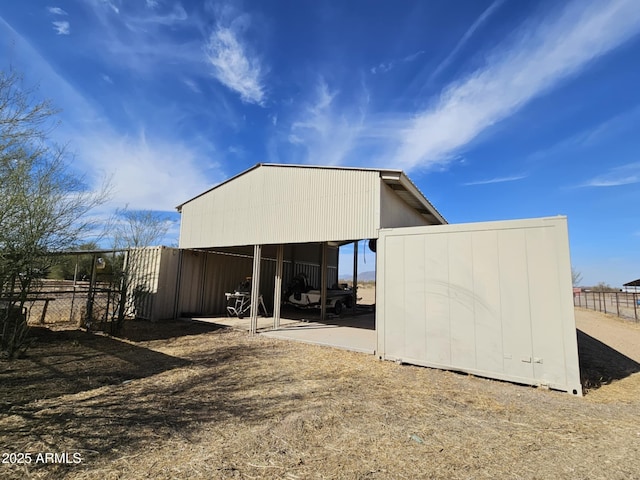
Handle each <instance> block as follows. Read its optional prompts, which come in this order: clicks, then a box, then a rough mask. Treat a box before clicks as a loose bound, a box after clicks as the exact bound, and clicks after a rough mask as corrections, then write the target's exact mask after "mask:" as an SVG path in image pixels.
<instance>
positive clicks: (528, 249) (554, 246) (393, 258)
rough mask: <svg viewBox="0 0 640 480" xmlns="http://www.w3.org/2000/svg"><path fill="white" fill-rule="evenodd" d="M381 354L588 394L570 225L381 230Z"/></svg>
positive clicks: (561, 221) (536, 222) (552, 221)
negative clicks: (575, 307)
mask: <svg viewBox="0 0 640 480" xmlns="http://www.w3.org/2000/svg"><path fill="white" fill-rule="evenodd" d="M377 259H378V290H377V298H376V300H377V306H378V310H377V312H378V317H377V322H378V353H379V355H381V356H382V357H383V358H386V359H390V360H398V359H400V360H402V361H405V362H407V363H415V364H418V365H426V366H431V367H438V368H447V369H454V370H461V371H465V372H469V373H473V374H477V375H482V376H487V377H492V378H498V379H502V380H510V381H515V382H518V383H527V384H532V385H547V386H550V387H551V388H556V389H559V390H565V391H569V392H573V391H574V390H575V393H576V394H580V393H581V386H580V371H579V366H578V351H577V340H576V329H575V320H574V317H573V300H572V289H571V266H570V262H569V242H568V233H567V225H566V219H565V218H560V217H555V218H545V219H531V220H519V221H508V222H492V223H478V224H467V225H443V226H433V227H414V228H399V229H390V230H381V231H380V238H379V240H378V256H377Z"/></svg>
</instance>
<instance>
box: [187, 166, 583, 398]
mask: <svg viewBox="0 0 640 480" xmlns="http://www.w3.org/2000/svg"><path fill="white" fill-rule="evenodd" d="M178 211H179V212H180V213H181V214H182V221H181V230H180V244H179V246H180V249H181V251H182V257H181V258H182V260H181V267H180V270H179V282H178V283H179V288H178V290H179V294H178V297H179V298H178V303H179V304H180V309H181V311H189V310H190V307H185V305H192V306H193V308H194V310H199V311H201V310H202V309H203V307H204V305H205V304H207V305H209V307H210V309H212V310H215V309H218V308H219V307H220V305H219V304H218V303H219V302H220V299H221V298H222V296H221V295H220V292H221V289H222V288H228V286H229V285H231V283H230V282H233V281H236V280H237V278H234V276H235V277H237V276H239V275H240V274H241V272H246V273H248V270H249V267H250V268H251V273H250V276H251V277H252V282H253V285H254V287H255V286H257V288H253V289H252V291H251V294H252V298H251V305H252V308H251V331H252V332H255V331H256V326H257V306H258V295H259V294H260V293H262V294H264V296H265V300H268V303H269V309H270V310H272V311H273V327H274V329H277V328H279V319H280V303H281V293H282V290H283V285H284V282H285V281H286V279H287V278H291V275H293V274H295V273H296V272H297V271H299V270H300V269H303V270H305V271H306V272H307V273H308V275H310V277H312V278H314V279H315V280H316V281H317V282H318V283H317V284H319V285H320V289H321V292H322V295H323V298H326V292H327V287H328V285H330V284H331V283H332V282H335V281H337V267H338V265H337V260H338V247H339V246H340V245H344V244H347V243H350V242H357V241H359V240H363V239H375V240H377V242H378V247H377V252H378V253H377V256H376V270H377V279H376V281H377V291H376V302H377V313H376V316H377V317H376V335H377V345H378V346H377V351H376V354H377V355H379V357H380V358H381V359H389V360H396V361H403V362H407V363H413V364H418V365H426V366H433V367H438V368H445V369H452V370H458V371H466V372H470V373H474V374H478V375H483V376H487V377H491V378H498V379H504V380H510V381H515V382H519V383H524V384H532V385H545V386H548V387H550V388H555V389H559V390H564V391H567V392H570V393H573V394H576V395H580V394H581V393H582V391H581V387H580V376H579V365H578V354H577V339H576V330H575V320H574V317H573V309H572V294H571V267H570V262H569V244H568V232H567V222H566V218H564V217H553V218H547V219H532V220H519V221H511V222H491V223H479V224H468V225H448V224H447V222H446V220H445V219H444V218H443V217H442V215H441V214H440V213H439V212H438V211H437V209H436V208H435V207H434V206H433V205H432V204H431V203H430V202H429V201H428V200H427V199H426V198H425V196H424V195H423V194H422V193H421V192H420V191H419V190H418V188H417V187H416V186H415V185H414V184H413V182H412V181H411V180H410V179H409V178H408V177H407V176H406V175H405V174H404V173H403V172H402V171H399V170H391V169H364V168H343V167H316V166H298V165H275V164H258V165H255V166H254V167H252V168H250V169H249V170H246V171H245V172H242V173H241V174H239V175H236V176H235V177H233V178H231V179H229V180H227V181H225V182H223V183H221V184H219V185H217V186H216V187H214V188H212V189H210V190H208V191H206V192H203V193H202V194H200V195H198V196H196V197H194V198H192V199H191V200H188V201H187V202H185V203H183V204H182V205H180V206H179V207H178ZM354 245H357V243H354ZM356 254H357V250H356ZM356 265H357V262H355V261H354V270H355V266H356ZM354 273H355V272H354ZM213 297H215V298H213ZM208 298H212V300H208ZM207 302H208V303H207ZM217 302H218V303H217ZM321 304H322V312H321V317H322V318H325V315H326V303H325V302H321Z"/></svg>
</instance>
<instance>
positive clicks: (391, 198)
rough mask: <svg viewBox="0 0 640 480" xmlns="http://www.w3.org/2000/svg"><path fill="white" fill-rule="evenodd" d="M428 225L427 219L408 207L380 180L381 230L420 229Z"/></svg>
mask: <svg viewBox="0 0 640 480" xmlns="http://www.w3.org/2000/svg"><path fill="white" fill-rule="evenodd" d="M428 224H429V222H428V221H427V219H426V218H424V217H423V216H422V215H420V214H419V213H418V212H417V211H416V210H415V209H413V208H411V207H410V206H409V205H407V203H406V202H404V201H403V200H402V199H401V198H400V197H399V196H398V195H397V194H396V193H395V192H394V191H393V190H392V189H391V188H390V187H389V186H388V185H386V184H385V183H384V182H383V181H382V180H380V228H395V227H418V226H422V225H428Z"/></svg>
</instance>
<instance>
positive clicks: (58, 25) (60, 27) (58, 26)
mask: <svg viewBox="0 0 640 480" xmlns="http://www.w3.org/2000/svg"><path fill="white" fill-rule="evenodd" d="M52 23H53V29H54V30H55V31H56V33H57V34H58V35H69V34H70V33H71V25H70V24H69V22H52Z"/></svg>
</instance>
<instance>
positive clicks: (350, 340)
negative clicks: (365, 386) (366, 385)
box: [261, 322, 376, 355]
mask: <svg viewBox="0 0 640 480" xmlns="http://www.w3.org/2000/svg"><path fill="white" fill-rule="evenodd" d="M281 325H282V326H281V328H280V329H279V330H271V331H265V332H262V333H261V335H264V336H267V337H271V338H280V339H284V340H295V341H297V342H304V343H311V344H314V345H324V346H327V347H334V348H341V349H343V350H351V351H354V352H362V353H369V354H371V355H373V354H375V353H376V331H375V329H373V330H371V329H367V328H357V327H348V326H342V325H338V324H333V325H332V324H327V323H320V322H297V323H292V324H286V325H284V324H281Z"/></svg>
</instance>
